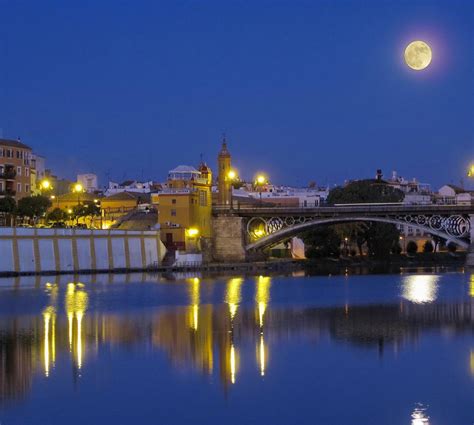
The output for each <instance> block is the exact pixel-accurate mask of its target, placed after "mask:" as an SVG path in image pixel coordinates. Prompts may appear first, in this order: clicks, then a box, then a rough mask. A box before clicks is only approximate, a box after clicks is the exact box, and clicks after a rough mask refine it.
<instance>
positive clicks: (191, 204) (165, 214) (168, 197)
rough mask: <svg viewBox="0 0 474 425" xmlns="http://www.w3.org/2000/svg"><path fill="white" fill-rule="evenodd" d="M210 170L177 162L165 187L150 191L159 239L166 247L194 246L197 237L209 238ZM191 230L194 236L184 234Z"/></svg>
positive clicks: (202, 163)
mask: <svg viewBox="0 0 474 425" xmlns="http://www.w3.org/2000/svg"><path fill="white" fill-rule="evenodd" d="M211 185H212V172H211V169H210V168H209V167H208V166H207V165H206V164H205V163H204V162H201V164H200V165H199V168H198V169H195V168H193V167H190V166H186V165H180V166H179V167H176V168H175V169H173V170H171V171H170V172H169V174H168V180H167V183H166V185H165V188H164V189H163V190H162V191H160V192H159V193H156V194H152V204H153V205H155V206H156V208H157V210H158V222H159V224H160V229H161V240H162V241H163V243H164V244H165V246H166V247H167V248H168V249H171V250H176V249H179V250H185V249H188V248H189V246H188V247H187V246H186V245H187V244H188V245H194V247H195V248H198V246H199V243H198V240H202V239H203V238H204V239H209V238H210V237H211V208H212V198H211ZM188 229H195V231H196V232H197V233H195V234H194V235H191V234H187V230H188Z"/></svg>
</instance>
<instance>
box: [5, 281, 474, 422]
mask: <svg viewBox="0 0 474 425" xmlns="http://www.w3.org/2000/svg"><path fill="white" fill-rule="evenodd" d="M473 296H474V275H470V274H468V273H445V274H433V273H425V274H410V273H404V274H396V275H366V276H332V277H323V276H316V277H304V276H292V277H288V276H285V277H278V276H276V277H269V276H259V277H246V278H241V277H237V276H233V277H221V278H200V277H199V276H168V277H157V276H150V275H142V274H140V275H123V276H120V275H115V276H106V275H104V276H95V277H86V276H83V277H80V280H77V278H76V279H74V278H72V277H67V276H61V277H59V278H55V277H54V278H53V277H49V278H46V277H41V278H37V277H36V278H35V277H31V278H30V277H27V278H21V279H3V280H0V423H1V424H2V425H13V424H21V425H25V424H41V425H48V424H68V425H72V424H81V425H82V424H105V423H111V424H166V425H168V424H190V423H193V424H222V423H225V424H226V425H229V424H239V425H245V424H259V425H262V424H285V425H287V424H298V425H301V424H322V425H331V424H334V425H339V424H396V425H401V424H411V425H422V424H450V425H453V424H454V425H457V424H459V425H461V424H473V423H474V332H473V330H474V303H473V300H474V298H472V297H473Z"/></svg>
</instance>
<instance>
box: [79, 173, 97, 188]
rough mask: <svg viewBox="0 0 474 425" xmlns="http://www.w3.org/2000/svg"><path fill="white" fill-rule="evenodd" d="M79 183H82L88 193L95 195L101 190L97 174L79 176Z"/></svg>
mask: <svg viewBox="0 0 474 425" xmlns="http://www.w3.org/2000/svg"><path fill="white" fill-rule="evenodd" d="M77 182H78V183H80V184H81V185H82V187H83V188H84V190H85V191H86V192H88V193H94V192H97V191H98V190H99V184H98V179H97V175H96V174H92V173H87V174H78V175H77Z"/></svg>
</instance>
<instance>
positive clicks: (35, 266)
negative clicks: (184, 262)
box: [0, 228, 166, 276]
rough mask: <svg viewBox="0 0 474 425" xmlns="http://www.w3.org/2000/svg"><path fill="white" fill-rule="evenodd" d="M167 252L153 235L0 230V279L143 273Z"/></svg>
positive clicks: (79, 230)
mask: <svg viewBox="0 0 474 425" xmlns="http://www.w3.org/2000/svg"><path fill="white" fill-rule="evenodd" d="M165 253H166V248H165V247H164V245H163V243H162V242H161V240H160V235H159V232H156V231H131V230H128V231H127V230H82V229H33V228H32V229H30V228H0V275H3V276H5V275H11V274H32V273H37V274H46V273H71V272H73V273H79V272H92V273H94V272H106V271H110V272H112V271H126V270H144V269H147V268H150V267H156V265H160V264H161V262H162V260H163V257H164V256H165Z"/></svg>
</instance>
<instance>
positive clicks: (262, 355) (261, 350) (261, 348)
mask: <svg viewBox="0 0 474 425" xmlns="http://www.w3.org/2000/svg"><path fill="white" fill-rule="evenodd" d="M266 352H267V350H266V349H265V339H264V337H263V333H262V334H260V342H259V345H258V361H259V363H260V376H265V363H266V361H267V359H266Z"/></svg>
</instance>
